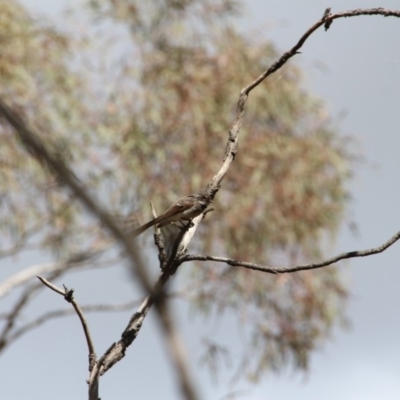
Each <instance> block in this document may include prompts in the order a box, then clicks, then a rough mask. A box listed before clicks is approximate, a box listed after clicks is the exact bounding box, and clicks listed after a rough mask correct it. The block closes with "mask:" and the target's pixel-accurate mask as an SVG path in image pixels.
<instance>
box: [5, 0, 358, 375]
mask: <svg viewBox="0 0 400 400" xmlns="http://www.w3.org/2000/svg"><path fill="white" fill-rule="evenodd" d="M87 7H88V9H87V11H89V13H90V15H91V16H92V18H93V19H89V21H93V24H95V23H96V24H98V22H99V21H101V22H102V24H103V27H102V26H101V25H100V27H98V25H96V28H94V27H93V28H91V27H90V26H89V29H88V30H86V33H85V38H84V40H83V39H82V37H80V36H79V34H78V33H76V32H74V34H73V35H72V34H71V35H70V34H68V33H65V32H64V33H60V32H58V31H57V30H56V29H54V28H49V27H48V26H46V25H44V24H43V22H40V21H35V20H32V19H31V18H30V17H29V15H28V14H27V12H26V11H25V10H24V9H23V8H22V7H21V6H19V5H18V3H16V2H15V1H10V0H7V1H6V0H0V38H1V42H2V51H1V52H0V71H1V73H0V95H1V97H3V98H7V99H9V100H10V102H12V104H13V105H14V106H16V107H18V109H20V110H21V112H22V113H23V114H24V115H25V116H26V117H27V119H28V120H29V121H30V122H31V123H32V126H33V127H34V128H35V130H36V131H37V132H38V133H39V134H40V135H41V137H42V139H43V140H44V141H45V142H46V144H47V145H48V146H49V148H51V150H52V151H54V152H56V154H59V156H60V157H63V158H64V159H65V160H67V161H68V163H69V165H70V167H71V169H72V170H73V171H74V173H75V174H76V175H77V177H78V178H79V179H80V180H81V181H82V182H84V183H85V185H86V186H87V187H88V188H89V189H90V191H91V192H92V193H96V194H97V195H98V196H99V198H101V200H102V202H103V203H104V204H106V205H107V206H108V208H109V211H110V212H112V213H127V212H135V211H138V210H144V209H145V208H144V203H145V202H146V201H147V200H148V198H150V197H151V198H153V199H155V204H156V206H157V209H159V210H162V209H163V208H164V207H165V206H167V205H168V204H170V203H171V202H172V201H174V200H175V199H176V198H177V197H180V196H182V195H184V194H188V193H191V192H196V191H197V190H198V189H199V188H201V187H203V186H204V185H205V184H206V183H207V181H208V180H209V179H210V178H211V177H212V176H213V174H214V173H215V171H216V170H217V169H218V167H219V165H220V162H221V159H222V157H223V153H224V148H223V146H224V144H225V141H226V137H227V134H228V129H229V127H230V126H231V123H232V119H233V115H234V108H235V104H236V100H237V97H238V94H239V92H240V90H241V88H242V87H243V86H245V85H246V84H248V83H249V82H250V81H252V80H253V79H254V78H255V77H257V76H258V75H259V74H260V73H261V72H262V71H263V70H265V68H266V67H267V66H268V65H269V64H270V63H272V62H273V61H275V59H276V58H277V56H278V53H277V51H276V49H275V48H274V46H273V45H272V44H271V43H270V42H266V41H263V40H260V39H257V38H254V37H250V36H248V35H246V34H245V33H243V32H241V31H240V30H238V29H237V23H236V21H237V19H238V18H239V17H240V12H241V6H240V4H239V2H236V1H231V0H217V1H211V0H209V1H208V0H191V1H190V0H152V1H146V2H142V1H135V0H112V1H109V0H91V1H88V2H87ZM113 28H114V29H115V31H116V32H119V34H118V36H117V39H116V38H115V36H113V34H110V32H114V30H113ZM95 31H96V32H95ZM94 32H95V34H94ZM103 43H107V47H106V46H105V45H104V46H103ZM88 60H90V63H89V62H88ZM104 60H107V63H106V65H105V66H104ZM301 75H302V73H301V71H300V70H299V68H298V67H296V66H295V65H293V63H292V64H290V65H286V66H285V67H284V68H283V69H281V70H280V71H279V73H278V74H277V75H276V76H275V77H274V78H273V79H270V80H267V81H266V82H265V83H263V84H262V86H261V87H259V88H257V90H255V91H254V94H252V97H251V99H250V102H249V107H248V109H247V111H246V115H245V122H244V126H243V128H242V133H241V138H240V144H239V152H238V155H237V158H236V160H235V163H234V165H233V168H231V170H230V171H229V174H228V176H227V178H226V179H225V180H224V182H223V185H222V188H221V190H220V192H219V194H218V196H217V198H216V200H215V202H214V208H215V210H214V211H213V212H212V213H210V214H209V215H208V217H207V218H206V219H205V221H204V224H203V225H202V227H201V230H199V231H198V237H197V240H196V241H195V245H196V246H197V248H198V250H199V251H202V252H204V253H213V254H215V253H217V254H220V255H229V256H230V257H232V258H239V259H251V260H253V261H256V262H260V263H264V264H268V263H274V264H275V265H276V264H278V265H282V264H283V263H285V264H286V263H289V262H291V263H293V262H297V261H301V260H304V259H310V258H311V259H316V258H320V257H321V256H322V255H323V254H324V243H325V244H326V243H327V242H330V241H332V240H333V239H334V236H335V234H336V232H337V230H338V228H339V226H340V224H341V223H342V222H343V219H344V217H345V207H346V205H347V203H348V200H349V193H348V192H347V190H346V184H347V182H348V180H349V178H350V177H351V162H352V160H353V155H352V153H351V151H350V140H349V138H344V137H343V136H340V135H339V134H338V132H337V131H336V129H335V127H334V126H333V125H332V123H331V121H330V120H329V117H328V112H327V111H326V109H325V107H324V104H323V103H322V102H321V100H319V99H317V98H315V97H313V96H312V95H311V94H310V93H309V92H308V91H307V90H306V89H305V88H304V86H303V84H302V76H301ZM0 134H1V146H0V178H1V179H0V193H1V197H0V201H1V209H0V210H1V211H0V229H1V235H2V236H3V237H5V238H6V240H5V241H3V244H2V248H1V249H0V252H1V254H3V255H4V256H6V255H9V254H15V253H16V252H19V251H23V250H24V249H28V248H32V246H35V247H37V248H39V249H41V250H42V251H48V250H50V251H53V253H54V254H55V256H56V257H62V258H63V259H69V258H71V257H73V256H74V255H76V254H82V253H88V252H90V251H91V252H93V251H96V250H99V249H101V250H102V251H104V252H107V248H108V247H107V246H109V247H111V245H112V244H111V243H108V241H107V239H106V237H105V235H104V234H103V233H102V230H101V226H100V224H99V223H98V222H96V221H92V220H91V219H90V218H87V217H85V215H84V213H83V210H81V209H80V207H79V206H78V205H77V204H75V203H74V202H73V201H71V199H70V198H69V197H68V196H67V195H66V194H65V192H64V191H61V190H60V189H59V187H58V183H57V182H55V181H54V179H53V178H52V177H51V176H50V174H49V173H48V172H46V171H45V170H44V169H42V168H41V167H40V166H39V165H37V163H36V162H35V161H34V160H32V159H31V158H30V157H28V156H27V155H26V153H25V151H24V150H22V148H21V146H20V143H18V141H17V140H16V138H15V136H14V135H13V134H12V133H11V131H9V130H8V129H7V128H5V127H3V126H2V127H1V132H0ZM141 213H143V214H144V213H145V212H143V211H141ZM146 214H147V213H146ZM138 218H139V219H143V221H142V222H144V220H147V219H149V218H150V215H146V216H141V217H138ZM88 263H90V260H88ZM84 264H85V263H82V265H84ZM178 273H182V272H181V271H178ZM186 283H187V285H188V286H189V287H190V288H191V290H190V295H187V296H186V298H187V300H188V301H191V302H192V304H193V307H196V308H197V309H198V310H201V312H203V313H204V314H205V316H206V315H208V314H209V313H210V312H212V311H216V312H219V313H224V312H226V311H228V310H229V311H231V310H233V311H234V313H235V314H236V315H237V316H238V318H245V319H246V325H247V330H248V333H249V335H248V342H247V343H246V345H245V348H244V351H243V354H245V356H244V357H243V358H242V359H241V360H240V361H241V364H240V365H241V367H242V368H241V371H242V372H243V375H244V372H247V373H248V375H247V376H249V377H251V378H257V377H258V376H259V374H260V373H262V372H264V371H268V370H271V369H274V370H279V369H280V368H281V367H283V366H285V365H287V364H292V365H294V366H295V367H297V368H300V369H302V368H306V367H307V364H308V360H309V356H310V354H311V352H312V350H313V349H315V348H316V347H317V346H319V345H320V344H321V343H322V342H323V341H324V340H325V339H326V338H327V337H328V336H329V333H330V332H331V330H332V327H333V326H334V324H335V323H337V322H343V320H344V319H343V318H344V315H343V309H344V303H345V300H346V297H347V292H346V289H345V288H344V286H343V284H342V281H341V279H340V276H339V275H338V273H337V271H336V270H335V269H332V268H324V269H322V270H319V271H313V272H309V273H305V272H303V273H301V274H291V275H290V276H289V275H282V276H277V277H275V276H272V277H271V276H270V275H267V274H261V273H258V272H254V271H248V270H239V269H233V268H230V267H226V268H222V267H221V266H216V265H213V264H211V263H210V264H205V263H203V264H201V265H194V266H193V268H192V269H191V271H190V274H187V276H186ZM7 335H12V330H10V331H9V332H8V333H7ZM3 339H4V338H3ZM209 339H210V340H209V342H208V343H209V348H208V350H209V352H208V353H207V354H208V356H210V357H211V358H208V357H206V359H209V360H210V365H212V364H213V362H214V361H215V359H214V358H213V356H212V355H214V356H215V355H216V353H217V352H216V351H215V349H218V348H219V346H218V345H217V344H215V343H214V342H213V340H212V338H209Z"/></svg>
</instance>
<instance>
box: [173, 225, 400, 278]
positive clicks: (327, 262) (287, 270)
mask: <svg viewBox="0 0 400 400" xmlns="http://www.w3.org/2000/svg"><path fill="white" fill-rule="evenodd" d="M399 239H400V231H399V232H397V233H396V234H395V235H394V236H392V237H391V238H390V239H389V240H388V241H387V242H385V243H383V244H382V245H381V246H378V247H374V248H372V249H367V250H358V251H349V252H347V253H342V254H339V255H337V256H335V257H332V258H329V259H328V260H325V261H321V262H319V263H312V264H303V265H297V266H294V267H286V268H276V267H269V266H267V265H260V264H255V263H251V262H246V261H239V260H234V259H232V258H225V257H214V256H206V255H201V254H187V255H186V256H184V257H182V258H181V262H182V263H183V262H187V261H215V262H220V263H225V264H228V265H230V266H231V267H244V268H247V269H251V270H253V271H261V272H266V273H269V274H286V273H291V272H297V271H307V270H310V269H318V268H322V267H327V266H328V265H332V264H334V263H336V262H338V261H341V260H346V259H348V258H356V257H366V256H371V255H374V254H379V253H382V252H383V251H385V250H386V249H387V248H389V247H390V246H391V245H393V244H394V243H395V242H397V241H398V240H399Z"/></svg>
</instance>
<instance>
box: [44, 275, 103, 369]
mask: <svg viewBox="0 0 400 400" xmlns="http://www.w3.org/2000/svg"><path fill="white" fill-rule="evenodd" d="M38 279H39V280H40V281H41V282H42V283H43V284H44V285H46V286H47V287H48V288H50V289H51V290H54V291H55V292H56V293H58V294H60V295H61V296H63V297H64V299H65V300H66V301H67V302H68V303H71V304H72V306H73V307H74V309H75V311H76V313H77V314H78V317H79V319H80V321H81V324H82V328H83V331H84V333H85V337H86V343H87V346H88V350H89V360H94V361H95V360H96V352H95V349H94V344H93V340H92V336H91V334H90V330H89V326H88V324H87V321H86V318H85V317H84V315H83V311H82V310H81V308H80V307H79V304H78V303H77V302H76V300H75V299H74V296H73V293H74V290H73V289H67V288H66V287H65V286H64V290H63V289H60V288H59V287H57V286H56V285H53V284H52V283H51V282H49V281H48V280H47V279H45V278H43V277H42V276H38ZM92 366H93V364H92V363H91V364H90V365H89V370H91V369H92Z"/></svg>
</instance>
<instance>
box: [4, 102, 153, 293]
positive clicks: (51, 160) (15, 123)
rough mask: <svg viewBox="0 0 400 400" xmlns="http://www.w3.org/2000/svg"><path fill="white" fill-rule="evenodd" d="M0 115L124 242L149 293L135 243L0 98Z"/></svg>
mask: <svg viewBox="0 0 400 400" xmlns="http://www.w3.org/2000/svg"><path fill="white" fill-rule="evenodd" d="M0 117H2V118H3V119H5V120H6V121H7V122H8V123H9V124H10V125H11V126H12V127H13V128H14V130H15V132H16V134H17V136H18V137H19V139H20V140H21V142H22V144H23V145H24V147H25V149H26V150H27V151H28V152H29V153H31V154H32V155H33V156H34V157H35V158H36V159H37V160H38V161H39V162H40V163H42V164H44V165H45V166H46V167H47V169H48V170H49V171H50V173H52V174H54V175H55V176H56V177H57V178H58V179H59V181H60V182H61V183H63V184H64V185H65V186H66V187H68V188H69V189H70V190H71V192H72V193H73V194H74V195H75V197H76V198H77V199H79V201H80V202H81V203H82V204H84V205H85V206H86V207H87V209H88V210H89V211H90V212H91V213H92V214H94V215H95V216H96V217H97V218H98V219H99V220H101V221H102V222H103V223H104V225H105V226H106V227H107V228H108V230H109V231H110V232H111V233H112V235H113V236H114V237H115V238H116V239H117V240H118V242H119V243H120V244H121V245H122V246H123V248H124V250H125V252H126V253H127V255H128V257H129V259H130V261H131V263H132V265H133V266H134V268H133V271H135V276H136V277H137V278H138V280H139V283H140V284H141V286H142V289H143V290H144V291H145V292H146V293H150V292H151V289H152V286H151V282H150V278H149V276H148V273H147V270H146V268H145V265H144V261H143V259H142V256H141V254H140V252H139V249H138V246H137V245H136V243H135V242H134V241H133V240H130V239H129V237H128V236H127V235H125V234H124V233H123V232H122V231H121V229H120V228H119V227H118V226H117V224H116V223H115V222H114V220H113V218H112V217H111V216H109V215H108V214H107V213H106V212H105V211H104V210H103V209H102V207H100V205H98V204H97V202H95V201H94V199H93V198H92V197H91V196H90V195H89V193H88V192H87V191H86V190H85V189H84V187H83V186H82V185H81V184H80V183H79V182H78V180H77V179H76V178H75V176H74V174H73V173H72V172H71V171H70V169H69V168H68V167H67V165H66V164H65V163H64V162H63V160H62V159H61V158H60V157H57V156H56V155H55V154H52V153H51V152H50V151H49V150H48V149H47V148H46V147H45V145H44V144H43V142H42V141H41V139H40V137H39V136H38V135H37V134H36V133H34V132H33V131H32V130H31V129H29V127H28V126H27V125H26V124H25V122H24V121H23V119H22V118H21V117H20V115H19V114H18V113H16V112H15V111H13V110H12V109H11V108H10V107H9V106H8V105H7V104H6V103H4V102H3V101H2V100H1V99H0Z"/></svg>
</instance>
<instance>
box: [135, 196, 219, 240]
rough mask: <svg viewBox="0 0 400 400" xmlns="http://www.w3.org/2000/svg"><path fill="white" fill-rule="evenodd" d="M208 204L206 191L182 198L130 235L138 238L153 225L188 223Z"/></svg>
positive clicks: (208, 199)
mask: <svg viewBox="0 0 400 400" xmlns="http://www.w3.org/2000/svg"><path fill="white" fill-rule="evenodd" d="M210 202H211V198H210V195H209V194H208V192H206V191H204V192H199V193H196V194H190V195H189V196H185V197H182V198H181V199H179V200H178V201H176V202H175V203H174V204H172V205H171V206H170V207H169V208H168V209H167V210H166V211H165V212H164V213H163V214H161V215H160V216H159V217H157V218H155V219H153V220H151V221H149V222H147V223H146V224H144V225H142V226H139V228H136V229H133V230H132V231H131V234H132V235H133V236H134V237H135V236H139V235H140V234H142V233H143V232H144V231H145V230H147V229H149V228H150V227H151V226H153V225H158V226H159V227H160V228H162V227H163V226H166V225H168V224H170V223H171V222H179V221H190V220H192V219H193V218H195V217H197V216H198V215H200V214H201V213H202V212H203V211H204V210H205V209H206V208H207V206H208V205H209V204H210Z"/></svg>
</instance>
